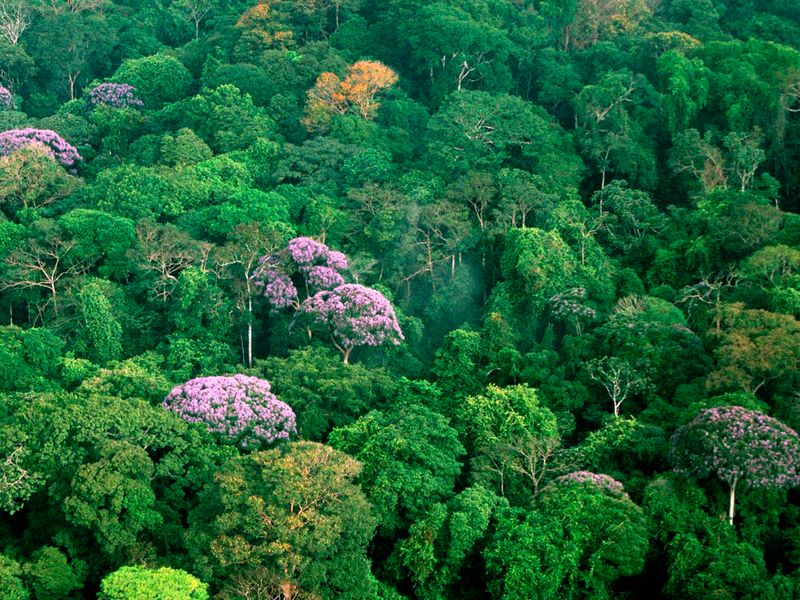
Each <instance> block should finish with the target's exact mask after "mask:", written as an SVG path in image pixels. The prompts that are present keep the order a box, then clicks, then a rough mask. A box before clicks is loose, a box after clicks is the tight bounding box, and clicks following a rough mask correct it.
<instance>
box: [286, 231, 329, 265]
mask: <svg viewBox="0 0 800 600" xmlns="http://www.w3.org/2000/svg"><path fill="white" fill-rule="evenodd" d="M286 250H287V251H288V253H289V257H290V258H291V259H292V261H293V262H294V263H295V264H296V265H298V266H311V265H313V264H315V263H316V262H317V261H320V260H321V261H325V260H326V259H327V256H328V247H327V246H326V245H325V244H323V243H321V242H318V241H316V240H313V239H311V238H309V237H298V238H294V239H293V240H291V241H290V242H289V245H288V246H287V247H286Z"/></svg>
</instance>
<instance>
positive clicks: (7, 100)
mask: <svg viewBox="0 0 800 600" xmlns="http://www.w3.org/2000/svg"><path fill="white" fill-rule="evenodd" d="M15 108H16V103H15V102H14V96H13V95H12V94H11V92H10V91H8V90H7V89H6V88H4V87H3V86H2V85H0V111H2V110H14V109H15Z"/></svg>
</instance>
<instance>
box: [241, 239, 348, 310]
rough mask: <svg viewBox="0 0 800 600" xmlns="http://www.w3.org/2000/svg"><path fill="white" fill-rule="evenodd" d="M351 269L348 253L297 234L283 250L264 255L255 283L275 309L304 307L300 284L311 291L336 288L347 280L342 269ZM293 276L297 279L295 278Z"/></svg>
mask: <svg viewBox="0 0 800 600" xmlns="http://www.w3.org/2000/svg"><path fill="white" fill-rule="evenodd" d="M346 269H347V257H346V256H345V255H344V254H342V253H341V252H336V251H334V250H330V249H329V248H328V246H326V245H325V244H323V243H321V242H318V241H316V240H313V239H311V238H309V237H298V238H294V239H293V240H291V241H290V242H289V244H288V245H287V246H286V249H285V250H284V251H283V252H280V253H279V254H277V255H273V256H262V257H261V259H260V260H259V266H258V268H257V269H256V271H255V273H254V275H255V285H256V287H258V288H259V289H260V290H261V291H262V293H263V294H264V297H265V298H266V299H267V302H269V303H270V305H271V307H272V308H273V310H283V309H286V308H294V309H295V310H296V309H298V308H300V300H299V296H300V293H299V291H298V287H301V288H305V290H306V292H307V293H309V294H311V293H314V292H318V291H321V290H332V289H333V288H335V287H337V286H340V285H342V284H343V283H344V277H343V276H342V274H341V273H340V271H344V270H346ZM292 277H294V278H295V279H296V281H292Z"/></svg>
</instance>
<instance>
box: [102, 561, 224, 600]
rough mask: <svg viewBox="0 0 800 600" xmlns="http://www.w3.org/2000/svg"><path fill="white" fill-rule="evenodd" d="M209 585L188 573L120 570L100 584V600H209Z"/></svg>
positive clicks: (122, 568) (139, 568)
mask: <svg viewBox="0 0 800 600" xmlns="http://www.w3.org/2000/svg"><path fill="white" fill-rule="evenodd" d="M208 597H209V596H208V586H207V585H206V584H205V583H203V582H201V581H200V580H199V579H197V578H196V577H194V576H193V575H190V574H189V573H187V572H186V571H181V570H179V569H171V568H169V567H161V568H159V569H151V568H147V567H137V566H134V567H120V568H119V569H117V570H116V571H114V572H113V573H109V574H108V575H106V576H105V577H104V578H103V581H102V582H101V583H100V594H99V596H98V598H99V599H100V600H140V599H142V598H148V599H149V600H207V599H208Z"/></svg>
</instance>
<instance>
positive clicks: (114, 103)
mask: <svg viewBox="0 0 800 600" xmlns="http://www.w3.org/2000/svg"><path fill="white" fill-rule="evenodd" d="M135 92H136V88H135V87H133V86H132V85H128V84H127V83H101V84H100V85H98V86H97V87H96V88H94V89H92V91H90V92H89V104H90V105H92V106H100V105H105V106H110V107H112V108H139V107H141V106H144V103H143V102H142V101H141V100H139V99H138V98H137V97H136V93H135Z"/></svg>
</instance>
